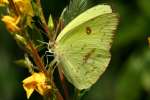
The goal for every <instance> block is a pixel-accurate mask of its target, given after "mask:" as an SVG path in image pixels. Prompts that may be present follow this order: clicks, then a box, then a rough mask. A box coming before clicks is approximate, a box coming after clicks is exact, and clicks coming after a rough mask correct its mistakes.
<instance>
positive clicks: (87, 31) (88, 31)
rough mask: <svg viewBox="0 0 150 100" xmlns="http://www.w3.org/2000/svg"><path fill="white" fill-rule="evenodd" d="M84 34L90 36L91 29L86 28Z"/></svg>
mask: <svg viewBox="0 0 150 100" xmlns="http://www.w3.org/2000/svg"><path fill="white" fill-rule="evenodd" d="M86 33H87V34H88V35H90V34H91V33H92V29H91V28H90V27H86Z"/></svg>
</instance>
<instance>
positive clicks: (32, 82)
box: [23, 72, 51, 99]
mask: <svg viewBox="0 0 150 100" xmlns="http://www.w3.org/2000/svg"><path fill="white" fill-rule="evenodd" d="M23 88H24V89H25V91H26V94H27V98H28V99H29V98H30V96H31V94H32V93H33V91H34V90H36V91H37V92H38V93H39V94H41V95H44V94H45V93H46V92H47V91H48V90H49V89H51V86H50V85H48V84H47V83H46V76H45V75H44V73H42V72H40V73H33V74H32V75H31V76H29V77H27V78H26V79H24V80H23Z"/></svg>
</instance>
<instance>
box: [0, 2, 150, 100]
mask: <svg viewBox="0 0 150 100" xmlns="http://www.w3.org/2000/svg"><path fill="white" fill-rule="evenodd" d="M41 1H42V5H43V9H44V13H45V17H46V18H48V16H49V14H50V13H51V14H52V16H53V17H54V18H58V16H59V15H60V13H61V12H62V10H63V8H64V7H65V6H66V5H67V4H68V2H69V1H67V0H41ZM91 1H93V2H94V3H95V4H98V3H105V4H110V5H112V6H113V9H114V11H116V12H117V13H119V15H120V24H119V27H118V30H117V31H116V37H115V39H114V43H113V47H112V50H111V52H112V60H111V63H110V64H109V67H108V69H107V71H106V72H105V73H104V74H103V75H102V77H101V79H100V80H99V81H98V82H97V83H96V84H95V85H94V86H93V87H92V88H91V90H90V91H89V92H88V93H86V94H85V96H84V97H83V100H150V48H149V47H148V43H147V37H148V36H149V34H150V27H149V26H150V5H149V4H150V0H91ZM23 52H24V51H23V50H20V48H19V47H18V46H17V44H16V42H15V41H14V40H13V39H12V37H11V35H10V34H9V33H8V31H7V30H6V28H5V27H4V24H3V23H2V22H0V100H26V95H25V91H24V90H23V88H22V83H21V82H22V80H23V79H24V78H26V77H27V76H28V75H29V74H28V71H27V69H25V68H22V67H20V66H18V65H16V64H14V62H13V61H15V60H17V59H20V58H23ZM31 100H42V98H41V96H40V95H38V93H34V94H33V95H32V96H31Z"/></svg>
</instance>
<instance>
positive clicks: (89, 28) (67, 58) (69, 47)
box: [54, 13, 118, 90]
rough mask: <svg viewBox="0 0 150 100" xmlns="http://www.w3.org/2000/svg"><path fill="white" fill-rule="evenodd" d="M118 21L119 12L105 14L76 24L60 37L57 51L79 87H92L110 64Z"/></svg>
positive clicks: (68, 77)
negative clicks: (114, 32) (111, 48)
mask: <svg viewBox="0 0 150 100" xmlns="http://www.w3.org/2000/svg"><path fill="white" fill-rule="evenodd" d="M117 24H118V18H117V15H116V14H114V13H107V14H102V15H99V16H96V17H93V18H92V19H90V20H88V21H86V22H84V23H82V24H80V25H79V26H76V27H75V28H73V29H71V30H69V31H68V32H67V33H66V34H65V35H63V37H61V38H60V39H58V40H56V45H55V48H54V52H55V54H56V57H57V59H58V63H59V64H61V66H62V70H63V72H64V75H65V76H66V78H67V79H68V81H69V82H71V83H72V84H73V85H74V86H75V87H76V88H78V89H80V90H82V89H87V88H89V87H91V86H92V85H93V84H94V83H95V82H96V81H97V80H98V78H99V77H100V75H101V74H102V73H103V72H104V71H105V69H106V68H107V66H108V64H109V61H110V58H111V55H110V52H109V50H110V47H111V43H112V38H113V35H114V34H113V31H114V30H115V29H116V26H117ZM66 28H67V26H66ZM60 35H61V34H60Z"/></svg>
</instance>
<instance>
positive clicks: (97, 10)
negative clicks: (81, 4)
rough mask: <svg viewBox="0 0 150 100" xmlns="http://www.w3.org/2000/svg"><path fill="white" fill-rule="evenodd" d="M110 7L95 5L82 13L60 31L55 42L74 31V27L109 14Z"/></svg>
mask: <svg viewBox="0 0 150 100" xmlns="http://www.w3.org/2000/svg"><path fill="white" fill-rule="evenodd" d="M111 12H112V10H111V7H110V6H109V5H97V6H95V7H92V8H91V9H88V10H87V11H85V12H83V13H82V14H80V15H79V16H77V17H76V18H75V19H74V20H72V21H71V22H70V23H69V24H68V25H67V27H66V28H64V29H63V30H62V32H61V33H60V34H59V36H58V37H57V40H56V41H59V40H60V39H61V38H62V37H63V36H64V35H65V34H66V33H67V32H68V31H70V30H72V29H74V28H75V27H77V26H79V25H81V24H82V23H84V22H86V21H88V20H90V19H92V18H94V17H97V16H100V15H102V14H105V13H111Z"/></svg>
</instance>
